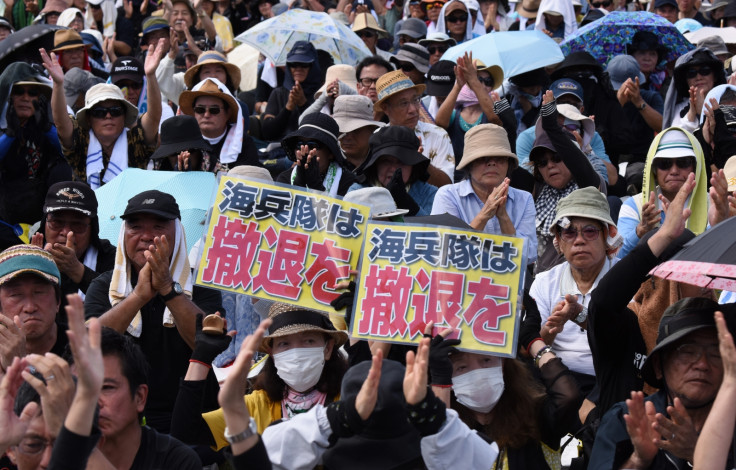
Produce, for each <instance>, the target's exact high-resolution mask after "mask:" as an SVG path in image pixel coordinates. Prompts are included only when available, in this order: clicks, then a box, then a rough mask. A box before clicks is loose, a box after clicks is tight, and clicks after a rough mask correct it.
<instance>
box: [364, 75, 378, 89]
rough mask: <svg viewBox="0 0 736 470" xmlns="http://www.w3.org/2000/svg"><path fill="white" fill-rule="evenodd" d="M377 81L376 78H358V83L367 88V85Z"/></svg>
mask: <svg viewBox="0 0 736 470" xmlns="http://www.w3.org/2000/svg"><path fill="white" fill-rule="evenodd" d="M377 81H378V79H377V78H369V77H364V78H361V79H360V84H361V85H363V86H364V87H366V88H368V87H369V86H372V85H375V84H376V82H377Z"/></svg>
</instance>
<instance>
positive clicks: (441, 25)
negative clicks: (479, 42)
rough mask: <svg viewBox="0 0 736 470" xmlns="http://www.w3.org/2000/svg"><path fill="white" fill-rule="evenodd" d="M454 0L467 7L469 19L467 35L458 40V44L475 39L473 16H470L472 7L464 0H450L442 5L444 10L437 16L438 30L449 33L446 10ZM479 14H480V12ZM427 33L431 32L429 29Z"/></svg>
mask: <svg viewBox="0 0 736 470" xmlns="http://www.w3.org/2000/svg"><path fill="white" fill-rule="evenodd" d="M453 2H460V3H462V4H463V8H465V12H466V13H467V14H468V21H467V22H466V23H465V37H464V38H463V40H462V41H458V44H460V43H462V42H465V41H469V40H471V39H473V18H472V17H471V16H470V8H468V5H467V4H466V3H465V2H463V1H462V0H450V1H449V2H447V3H445V4H444V5H442V10H440V17H439V18H437V31H438V32H440V33H445V34H447V25H446V24H445V12H446V11H447V6H448V5H450V4H451V3H453ZM478 14H480V12H479V13H478ZM427 34H429V30H427Z"/></svg>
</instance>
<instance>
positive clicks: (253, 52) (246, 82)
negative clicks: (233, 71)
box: [227, 44, 259, 91]
mask: <svg viewBox="0 0 736 470" xmlns="http://www.w3.org/2000/svg"><path fill="white" fill-rule="evenodd" d="M258 56H259V52H258V50H257V49H255V48H253V47H251V46H249V45H248V44H241V45H239V46H238V47H236V48H235V49H233V50H232V51H230V52H229V53H228V55H227V61H228V62H230V63H231V64H235V65H237V66H238V67H240V90H241V91H248V90H253V89H255V87H256V85H257V84H258Z"/></svg>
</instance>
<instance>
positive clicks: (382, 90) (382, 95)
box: [373, 70, 427, 111]
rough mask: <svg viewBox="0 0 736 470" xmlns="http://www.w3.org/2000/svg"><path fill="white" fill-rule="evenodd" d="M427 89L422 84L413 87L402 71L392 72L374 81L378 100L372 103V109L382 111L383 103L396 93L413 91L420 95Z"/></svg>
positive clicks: (412, 83)
mask: <svg viewBox="0 0 736 470" xmlns="http://www.w3.org/2000/svg"><path fill="white" fill-rule="evenodd" d="M426 88H427V87H426V86H425V85H424V84H419V85H415V84H414V82H412V81H411V78H409V77H408V76H407V75H406V74H405V73H404V72H403V71H401V70H394V71H391V72H388V73H385V74H383V75H381V76H380V77H379V78H378V80H377V81H376V93H377V94H378V100H377V101H376V102H375V103H373V109H375V110H376V111H382V109H381V106H382V105H383V103H384V102H385V101H386V100H387V99H388V98H390V97H391V95H395V94H396V93H399V92H402V91H404V90H411V89H415V90H416V91H417V93H419V94H420V95H421V94H422V93H424V90H425V89H426Z"/></svg>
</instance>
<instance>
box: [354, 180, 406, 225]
mask: <svg viewBox="0 0 736 470" xmlns="http://www.w3.org/2000/svg"><path fill="white" fill-rule="evenodd" d="M343 201H345V202H353V203H355V204H362V205H364V206H368V207H370V208H371V218H372V219H385V218H388V217H395V216H397V215H404V214H406V213H408V212H409V211H408V210H407V209H399V208H397V207H396V202H395V201H394V198H393V197H392V196H391V192H390V191H389V190H388V189H386V188H383V187H378V186H371V187H368V188H360V189H356V190H355V191H350V192H349V193H347V194H346V195H345V197H343Z"/></svg>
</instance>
